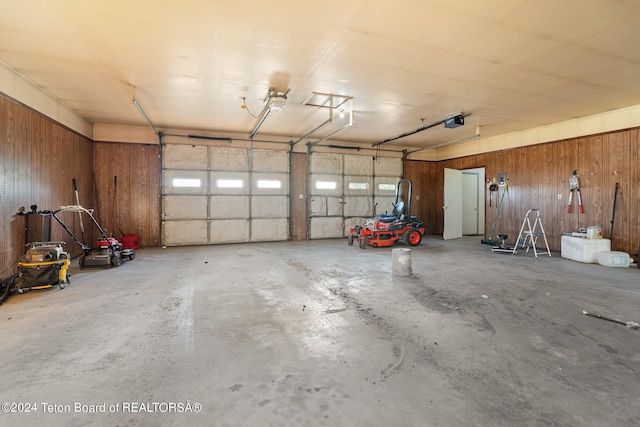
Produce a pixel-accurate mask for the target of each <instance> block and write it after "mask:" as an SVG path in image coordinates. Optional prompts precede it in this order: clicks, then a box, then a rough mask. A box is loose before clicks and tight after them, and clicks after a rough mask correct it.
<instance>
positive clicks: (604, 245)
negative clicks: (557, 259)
mask: <svg viewBox="0 0 640 427" xmlns="http://www.w3.org/2000/svg"><path fill="white" fill-rule="evenodd" d="M603 251H606V252H609V251H611V240H609V239H585V238H584V237H573V236H562V241H561V251H560V255H562V258H567V259H570V260H573V261H578V262H584V263H587V264H597V263H598V252H603Z"/></svg>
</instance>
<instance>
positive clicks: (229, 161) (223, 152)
mask: <svg viewBox="0 0 640 427" xmlns="http://www.w3.org/2000/svg"><path fill="white" fill-rule="evenodd" d="M209 153H210V156H211V169H212V170H216V171H230V172H237V171H248V170H249V151H248V150H247V149H246V148H231V147H210V151H209Z"/></svg>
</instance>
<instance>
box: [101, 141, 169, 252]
mask: <svg viewBox="0 0 640 427" xmlns="http://www.w3.org/2000/svg"><path fill="white" fill-rule="evenodd" d="M93 164H94V170H93V173H94V179H95V188H96V199H97V218H98V222H99V223H100V224H101V225H102V227H104V228H106V229H107V231H108V233H109V234H112V235H113V236H115V237H116V238H118V239H119V238H120V237H121V235H122V234H131V233H135V234H138V236H139V237H140V245H141V246H158V245H160V146H159V145H143V144H122V143H110V142H96V143H94V144H93Z"/></svg>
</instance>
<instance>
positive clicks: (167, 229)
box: [164, 220, 208, 246]
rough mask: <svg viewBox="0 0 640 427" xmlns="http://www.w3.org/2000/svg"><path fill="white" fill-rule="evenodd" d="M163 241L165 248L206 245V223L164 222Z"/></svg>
mask: <svg viewBox="0 0 640 427" xmlns="http://www.w3.org/2000/svg"><path fill="white" fill-rule="evenodd" d="M164 239H165V245H167V246H185V245H206V244H207V243H208V241H207V221H206V220H191V221H165V222H164Z"/></svg>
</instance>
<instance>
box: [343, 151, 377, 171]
mask: <svg viewBox="0 0 640 427" xmlns="http://www.w3.org/2000/svg"><path fill="white" fill-rule="evenodd" d="M344 174H345V175H361V176H372V175H373V159H372V158H371V157H370V156H355V155H344Z"/></svg>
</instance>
